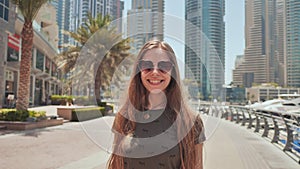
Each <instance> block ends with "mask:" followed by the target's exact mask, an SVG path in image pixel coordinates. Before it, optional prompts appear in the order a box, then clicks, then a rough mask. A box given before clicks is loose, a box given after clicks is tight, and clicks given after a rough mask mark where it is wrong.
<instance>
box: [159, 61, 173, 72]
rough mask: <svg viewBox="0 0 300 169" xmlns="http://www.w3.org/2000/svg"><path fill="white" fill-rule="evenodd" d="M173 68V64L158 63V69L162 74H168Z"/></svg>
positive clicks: (167, 62)
mask: <svg viewBox="0 0 300 169" xmlns="http://www.w3.org/2000/svg"><path fill="white" fill-rule="evenodd" d="M172 68H173V64H172V63H171V62H169V61H160V62H159V63H158V69H160V70H162V71H163V72H169V71H170V70H171V69H172Z"/></svg>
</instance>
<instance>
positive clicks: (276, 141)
mask: <svg viewBox="0 0 300 169" xmlns="http://www.w3.org/2000/svg"><path fill="white" fill-rule="evenodd" d="M272 119H273V124H274V135H273V139H272V141H271V143H278V141H279V132H280V131H279V127H278V123H277V121H276V117H274V115H272Z"/></svg>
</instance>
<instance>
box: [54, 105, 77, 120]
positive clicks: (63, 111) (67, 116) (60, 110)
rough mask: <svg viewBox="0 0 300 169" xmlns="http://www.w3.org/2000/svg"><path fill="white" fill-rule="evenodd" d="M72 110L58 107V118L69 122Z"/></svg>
mask: <svg viewBox="0 0 300 169" xmlns="http://www.w3.org/2000/svg"><path fill="white" fill-rule="evenodd" d="M73 109H74V108H70V107H69V108H66V107H59V108H57V115H58V116H59V117H62V118H64V119H65V120H69V121H71V120H72V110H73Z"/></svg>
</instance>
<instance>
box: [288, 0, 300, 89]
mask: <svg viewBox="0 0 300 169" xmlns="http://www.w3.org/2000/svg"><path fill="white" fill-rule="evenodd" d="M285 9H286V19H285V20H286V22H285V25H286V29H285V30H286V32H285V37H286V41H285V44H286V46H285V49H286V51H285V54H286V85H287V86H289V87H300V14H299V13H300V3H299V1H296V0H285Z"/></svg>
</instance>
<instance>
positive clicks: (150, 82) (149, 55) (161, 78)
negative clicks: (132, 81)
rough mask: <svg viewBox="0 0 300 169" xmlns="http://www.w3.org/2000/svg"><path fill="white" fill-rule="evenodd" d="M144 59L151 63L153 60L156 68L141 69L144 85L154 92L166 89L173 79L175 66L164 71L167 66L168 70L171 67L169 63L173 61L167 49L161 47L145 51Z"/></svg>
mask: <svg viewBox="0 0 300 169" xmlns="http://www.w3.org/2000/svg"><path fill="white" fill-rule="evenodd" d="M142 61H146V62H147V63H148V64H149V63H150V65H151V62H152V63H153V67H154V69H144V70H141V79H142V83H143V85H144V87H145V88H146V89H147V90H148V91H149V92H153V93H159V92H161V91H164V90H165V89H166V88H167V87H168V85H169V83H170V81H171V71H172V68H173V67H172V66H171V69H170V70H169V71H163V70H165V69H166V68H167V70H168V69H169V68H168V66H170V65H168V64H170V62H171V61H170V59H169V56H168V54H167V51H165V50H163V49H160V48H154V49H151V50H149V51H147V52H146V53H145V55H144V57H143V58H142ZM148 61H150V62H148ZM146 67H147V65H146ZM148 67H149V66H148Z"/></svg>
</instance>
